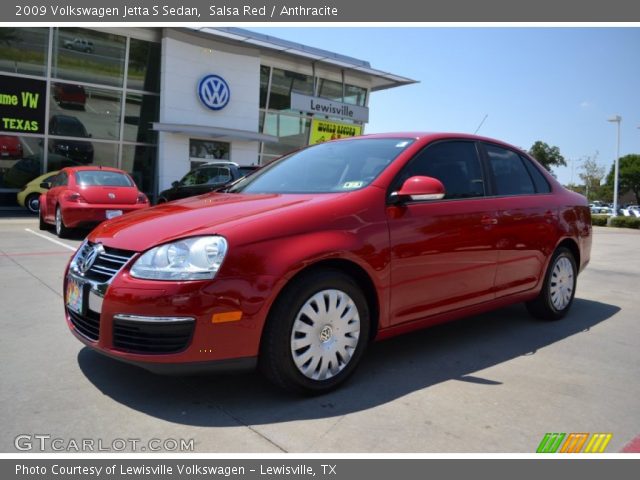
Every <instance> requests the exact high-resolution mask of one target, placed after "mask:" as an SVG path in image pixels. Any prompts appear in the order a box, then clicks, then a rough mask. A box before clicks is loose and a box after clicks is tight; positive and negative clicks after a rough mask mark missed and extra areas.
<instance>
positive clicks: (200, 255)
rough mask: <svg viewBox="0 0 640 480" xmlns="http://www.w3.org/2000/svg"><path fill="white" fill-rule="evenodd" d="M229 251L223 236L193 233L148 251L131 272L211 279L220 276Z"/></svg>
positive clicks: (145, 275)
mask: <svg viewBox="0 0 640 480" xmlns="http://www.w3.org/2000/svg"><path fill="white" fill-rule="evenodd" d="M226 254H227V241H226V240H225V239H224V238H223V237H218V236H215V235H214V236H207V237H192V238H185V239H184V240H178V241H175V242H172V243H167V244H165V245H161V246H159V247H155V248H152V249H151V250H149V251H147V252H145V253H144V254H143V255H142V256H141V257H140V258H139V259H138V260H137V261H136V263H134V264H133V267H131V276H133V277H136V278H144V279H148V280H207V279H211V278H213V277H215V276H216V273H217V272H218V270H219V269H220V265H222V261H223V260H224V257H225V255H226Z"/></svg>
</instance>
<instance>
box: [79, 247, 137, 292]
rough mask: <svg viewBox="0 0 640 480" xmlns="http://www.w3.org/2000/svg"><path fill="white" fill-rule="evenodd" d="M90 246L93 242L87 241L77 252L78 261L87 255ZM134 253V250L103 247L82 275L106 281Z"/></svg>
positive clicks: (97, 280)
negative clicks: (102, 250)
mask: <svg viewBox="0 0 640 480" xmlns="http://www.w3.org/2000/svg"><path fill="white" fill-rule="evenodd" d="M92 247H93V244H91V243H87V244H86V245H85V246H84V248H83V250H82V251H81V252H79V253H78V257H77V258H78V261H79V260H80V259H81V258H83V257H84V256H85V255H87V254H88V252H89V251H90V250H91V248H92ZM134 255H135V252H130V251H128V250H119V249H115V248H110V247H104V252H102V253H100V255H98V258H96V260H95V261H94V262H93V265H91V268H89V270H88V271H86V272H85V273H84V275H83V277H84V278H86V279H88V280H93V281H96V282H99V283H107V282H109V281H110V280H111V279H112V278H113V277H115V275H116V274H117V273H118V272H119V271H120V269H122V267H124V266H125V264H126V263H127V262H128V261H129V260H131V257H133V256H134Z"/></svg>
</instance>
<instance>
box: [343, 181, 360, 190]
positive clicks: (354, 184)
mask: <svg viewBox="0 0 640 480" xmlns="http://www.w3.org/2000/svg"><path fill="white" fill-rule="evenodd" d="M362 185H363V182H344V184H343V185H342V188H344V189H345V190H350V189H352V188H360V187H361V186H362Z"/></svg>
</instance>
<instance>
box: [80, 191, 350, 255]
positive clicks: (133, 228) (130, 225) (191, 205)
mask: <svg viewBox="0 0 640 480" xmlns="http://www.w3.org/2000/svg"><path fill="white" fill-rule="evenodd" d="M343 195H348V194H345V193H336V194H321V195H311V194H308V195H307V194H256V195H242V194H227V193H211V194H206V195H200V196H197V197H190V198H186V199H184V200H178V201H175V202H169V203H163V204H161V205H158V206H155V207H152V208H148V209H144V210H140V211H136V212H132V213H129V214H127V215H124V216H122V217H117V218H115V219H113V220H109V221H107V222H103V223H102V224H100V225H99V226H98V227H97V228H96V229H95V230H94V231H93V232H91V234H90V235H89V240H90V241H92V242H101V243H104V244H105V245H107V246H109V247H113V248H119V249H123V250H133V251H138V252H141V251H144V250H147V249H149V248H151V247H154V246H156V245H160V244H162V243H166V242H169V241H171V240H175V239H178V238H184V237H190V236H196V235H211V234H220V235H224V236H227V234H229V233H230V232H231V231H232V230H233V228H234V227H237V226H238V225H240V224H243V223H247V222H252V221H262V222H269V221H271V220H272V219H274V218H275V216H276V215H277V216H280V215H283V214H289V213H291V212H292V211H294V210H295V211H299V210H300V209H307V208H309V207H312V206H317V205H318V204H320V203H325V202H333V201H335V200H337V199H338V198H339V197H342V196H343ZM247 240H249V239H247Z"/></svg>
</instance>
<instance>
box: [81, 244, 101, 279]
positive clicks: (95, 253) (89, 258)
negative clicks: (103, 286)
mask: <svg viewBox="0 0 640 480" xmlns="http://www.w3.org/2000/svg"><path fill="white" fill-rule="evenodd" d="M103 252H104V247H103V246H102V244H101V243H96V244H95V245H94V246H93V247H91V249H90V250H89V251H88V252H87V253H86V254H85V255H84V256H83V257H82V258H80V260H79V261H78V270H80V273H87V272H88V271H89V269H90V268H91V266H92V265H93V264H94V262H95V261H96V259H97V258H98V257H99V256H100V254H101V253H103Z"/></svg>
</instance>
